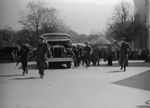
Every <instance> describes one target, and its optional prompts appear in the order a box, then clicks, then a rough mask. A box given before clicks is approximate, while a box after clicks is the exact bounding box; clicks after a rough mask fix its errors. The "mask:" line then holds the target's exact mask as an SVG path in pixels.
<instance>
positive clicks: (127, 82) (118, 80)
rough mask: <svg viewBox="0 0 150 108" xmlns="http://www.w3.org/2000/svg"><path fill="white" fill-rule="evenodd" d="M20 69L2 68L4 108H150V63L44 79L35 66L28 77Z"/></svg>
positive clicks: (52, 73) (54, 73)
mask: <svg viewBox="0 0 150 108" xmlns="http://www.w3.org/2000/svg"><path fill="white" fill-rule="evenodd" d="M19 67H20V66H17V67H16V64H15V63H5V64H0V108H150V63H144V62H142V61H136V62H135V61H134V62H133V61H131V62H130V63H129V67H127V71H126V72H124V71H120V67H119V66H118V64H117V63H114V64H113V66H107V65H106V64H101V66H97V67H96V66H91V67H89V68H86V67H84V66H80V67H78V68H74V67H72V68H71V69H66V68H63V67H60V68H59V69H57V68H52V69H46V70H45V77H44V79H40V76H39V74H38V70H37V69H36V66H35V63H34V62H30V63H29V64H28V68H29V73H28V74H27V75H25V76H21V74H22V70H21V69H20V68H19Z"/></svg>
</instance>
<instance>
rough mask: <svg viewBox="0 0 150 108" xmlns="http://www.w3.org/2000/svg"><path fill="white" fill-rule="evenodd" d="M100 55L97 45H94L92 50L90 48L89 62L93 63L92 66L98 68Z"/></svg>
mask: <svg viewBox="0 0 150 108" xmlns="http://www.w3.org/2000/svg"><path fill="white" fill-rule="evenodd" d="M99 55H100V49H99V48H98V45H97V44H96V45H95V46H94V47H93V48H92V54H91V61H93V65H94V66H96V65H98V66H99V59H100V57H99Z"/></svg>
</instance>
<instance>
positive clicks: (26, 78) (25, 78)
mask: <svg viewBox="0 0 150 108" xmlns="http://www.w3.org/2000/svg"><path fill="white" fill-rule="evenodd" d="M33 79H41V78H40V77H24V78H13V79H11V80H33Z"/></svg>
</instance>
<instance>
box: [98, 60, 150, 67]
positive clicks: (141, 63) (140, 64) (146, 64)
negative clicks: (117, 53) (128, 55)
mask: <svg viewBox="0 0 150 108" xmlns="http://www.w3.org/2000/svg"><path fill="white" fill-rule="evenodd" d="M128 64H129V65H128V67H150V63H149V62H144V61H139V62H138V61H129V63H128ZM99 67H120V65H119V63H118V62H115V63H113V64H112V66H109V65H107V62H106V63H105V64H100V66H99Z"/></svg>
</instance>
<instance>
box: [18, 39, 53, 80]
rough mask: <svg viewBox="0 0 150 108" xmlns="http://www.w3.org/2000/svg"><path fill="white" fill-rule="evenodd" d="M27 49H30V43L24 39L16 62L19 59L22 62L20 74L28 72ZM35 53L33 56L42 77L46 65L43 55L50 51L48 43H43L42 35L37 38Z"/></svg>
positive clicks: (49, 53)
mask: <svg viewBox="0 0 150 108" xmlns="http://www.w3.org/2000/svg"><path fill="white" fill-rule="evenodd" d="M29 51H30V45H29V44H28V42H27V41H25V43H23V44H22V45H21V50H20V52H19V59H18V62H19V61H20V62H21V64H22V70H23V73H22V76H24V75H25V74H28V69H27V62H28V54H29ZM35 53H36V56H35V58H36V61H37V67H38V69H39V75H40V77H41V78H43V77H44V68H45V65H46V62H45V55H46V54H47V53H48V55H49V56H51V52H50V51H49V46H48V44H46V43H45V40H44V39H43V38H42V37H40V38H39V44H38V47H37V49H36V52H35ZM18 62H17V64H18Z"/></svg>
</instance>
